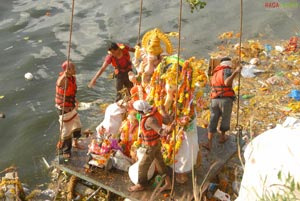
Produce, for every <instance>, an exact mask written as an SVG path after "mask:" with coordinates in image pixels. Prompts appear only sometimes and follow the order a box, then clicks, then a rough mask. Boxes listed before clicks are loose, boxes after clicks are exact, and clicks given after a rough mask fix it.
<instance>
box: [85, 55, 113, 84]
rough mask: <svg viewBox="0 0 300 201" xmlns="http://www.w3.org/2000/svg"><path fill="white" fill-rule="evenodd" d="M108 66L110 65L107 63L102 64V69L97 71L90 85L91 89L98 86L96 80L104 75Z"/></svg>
mask: <svg viewBox="0 0 300 201" xmlns="http://www.w3.org/2000/svg"><path fill="white" fill-rule="evenodd" d="M107 66H108V63H107V62H106V61H104V63H103V64H102V66H101V68H100V69H99V70H98V71H97V73H96V74H95V76H94V77H93V79H92V80H91V81H90V83H89V84H88V87H89V88H91V87H93V86H94V85H95V84H96V80H97V79H98V78H99V77H100V76H101V75H102V73H103V72H104V71H105V69H106V68H107Z"/></svg>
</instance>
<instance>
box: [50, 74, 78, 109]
mask: <svg viewBox="0 0 300 201" xmlns="http://www.w3.org/2000/svg"><path fill="white" fill-rule="evenodd" d="M62 74H63V72H61V73H60V74H59V76H62ZM67 78H68V81H67V82H68V83H67V90H66V97H65V102H64V93H65V90H64V88H62V87H59V86H57V85H56V95H55V103H56V104H57V105H59V106H60V107H75V102H76V101H75V96H76V92H77V85H76V78H75V77H73V76H70V77H67Z"/></svg>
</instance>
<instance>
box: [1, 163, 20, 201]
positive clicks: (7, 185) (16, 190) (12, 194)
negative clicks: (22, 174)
mask: <svg viewBox="0 0 300 201" xmlns="http://www.w3.org/2000/svg"><path fill="white" fill-rule="evenodd" d="M1 173H5V176H4V177H2V178H1V183H0V200H25V193H24V190H23V187H22V184H21V182H20V180H19V177H18V173H17V171H16V168H15V167H10V168H7V169H5V170H4V171H2V172H1Z"/></svg>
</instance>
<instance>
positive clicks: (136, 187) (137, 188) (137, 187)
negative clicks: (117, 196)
mask: <svg viewBox="0 0 300 201" xmlns="http://www.w3.org/2000/svg"><path fill="white" fill-rule="evenodd" d="M142 190H144V187H143V186H142V185H141V184H137V185H134V186H130V187H129V188H128V191H129V192H137V191H142Z"/></svg>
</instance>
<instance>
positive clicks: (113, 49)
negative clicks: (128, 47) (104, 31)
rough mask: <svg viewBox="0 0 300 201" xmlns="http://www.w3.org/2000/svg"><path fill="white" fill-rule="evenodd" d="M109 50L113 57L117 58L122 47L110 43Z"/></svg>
mask: <svg viewBox="0 0 300 201" xmlns="http://www.w3.org/2000/svg"><path fill="white" fill-rule="evenodd" d="M107 50H108V51H109V52H110V53H111V54H112V55H113V56H116V54H117V52H118V51H119V50H120V47H119V46H118V44H117V43H115V42H109V43H108V45H107Z"/></svg>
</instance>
